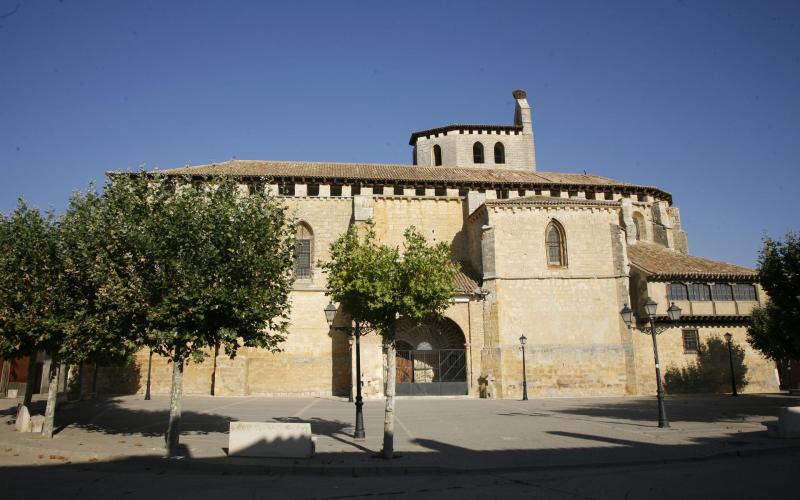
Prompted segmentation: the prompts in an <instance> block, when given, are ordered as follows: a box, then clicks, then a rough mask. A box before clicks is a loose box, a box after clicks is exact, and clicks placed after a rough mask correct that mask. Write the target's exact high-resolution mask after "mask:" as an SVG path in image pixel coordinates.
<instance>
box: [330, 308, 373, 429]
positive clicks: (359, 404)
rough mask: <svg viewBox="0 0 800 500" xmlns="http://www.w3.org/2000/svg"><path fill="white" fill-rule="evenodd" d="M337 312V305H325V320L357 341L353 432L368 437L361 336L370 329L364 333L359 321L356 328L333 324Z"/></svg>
mask: <svg viewBox="0 0 800 500" xmlns="http://www.w3.org/2000/svg"><path fill="white" fill-rule="evenodd" d="M336 312H337V309H336V306H335V305H333V304H332V303H330V304H328V305H327V306H325V320H326V321H327V322H328V326H329V327H331V328H332V329H334V330H340V331H344V332H348V333H350V334H352V335H353V337H355V342H356V429H355V432H354V433H353V438H355V439H358V440H361V439H364V438H365V437H366V433H365V432H364V399H363V398H362V397H361V336H362V335H364V334H366V333H369V330H366V329H365V330H364V332H363V333H362V330H361V324H360V323H359V322H358V321H356V322H355V328H351V327H349V326H346V327H341V326H333V319H334V318H335V317H336Z"/></svg>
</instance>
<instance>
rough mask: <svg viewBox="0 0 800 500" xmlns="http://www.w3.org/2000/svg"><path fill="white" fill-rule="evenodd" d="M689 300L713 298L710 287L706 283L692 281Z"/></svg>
mask: <svg viewBox="0 0 800 500" xmlns="http://www.w3.org/2000/svg"><path fill="white" fill-rule="evenodd" d="M689 300H711V289H710V287H709V286H708V285H706V284H705V283H690V284H689Z"/></svg>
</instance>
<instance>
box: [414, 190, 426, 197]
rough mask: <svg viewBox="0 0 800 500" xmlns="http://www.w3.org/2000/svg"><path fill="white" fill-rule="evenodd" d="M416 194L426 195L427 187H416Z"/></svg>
mask: <svg viewBox="0 0 800 500" xmlns="http://www.w3.org/2000/svg"><path fill="white" fill-rule="evenodd" d="M414 194H416V195H417V196H425V188H416V189H415V190H414Z"/></svg>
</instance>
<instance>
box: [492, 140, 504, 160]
mask: <svg viewBox="0 0 800 500" xmlns="http://www.w3.org/2000/svg"><path fill="white" fill-rule="evenodd" d="M494 162H495V163H505V162H506V147H505V146H503V143H502V142H498V143H496V144H495V145H494Z"/></svg>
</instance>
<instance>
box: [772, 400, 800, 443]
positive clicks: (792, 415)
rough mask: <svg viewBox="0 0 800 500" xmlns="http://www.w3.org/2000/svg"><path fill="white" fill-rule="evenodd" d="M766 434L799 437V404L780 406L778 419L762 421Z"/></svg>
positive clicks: (780, 436) (778, 436)
mask: <svg viewBox="0 0 800 500" xmlns="http://www.w3.org/2000/svg"><path fill="white" fill-rule="evenodd" d="M764 425H765V426H766V427H767V434H768V435H769V436H770V437H777V438H800V406H796V407H790V408H781V409H780V411H779V413H778V420H772V421H770V422H764Z"/></svg>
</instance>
